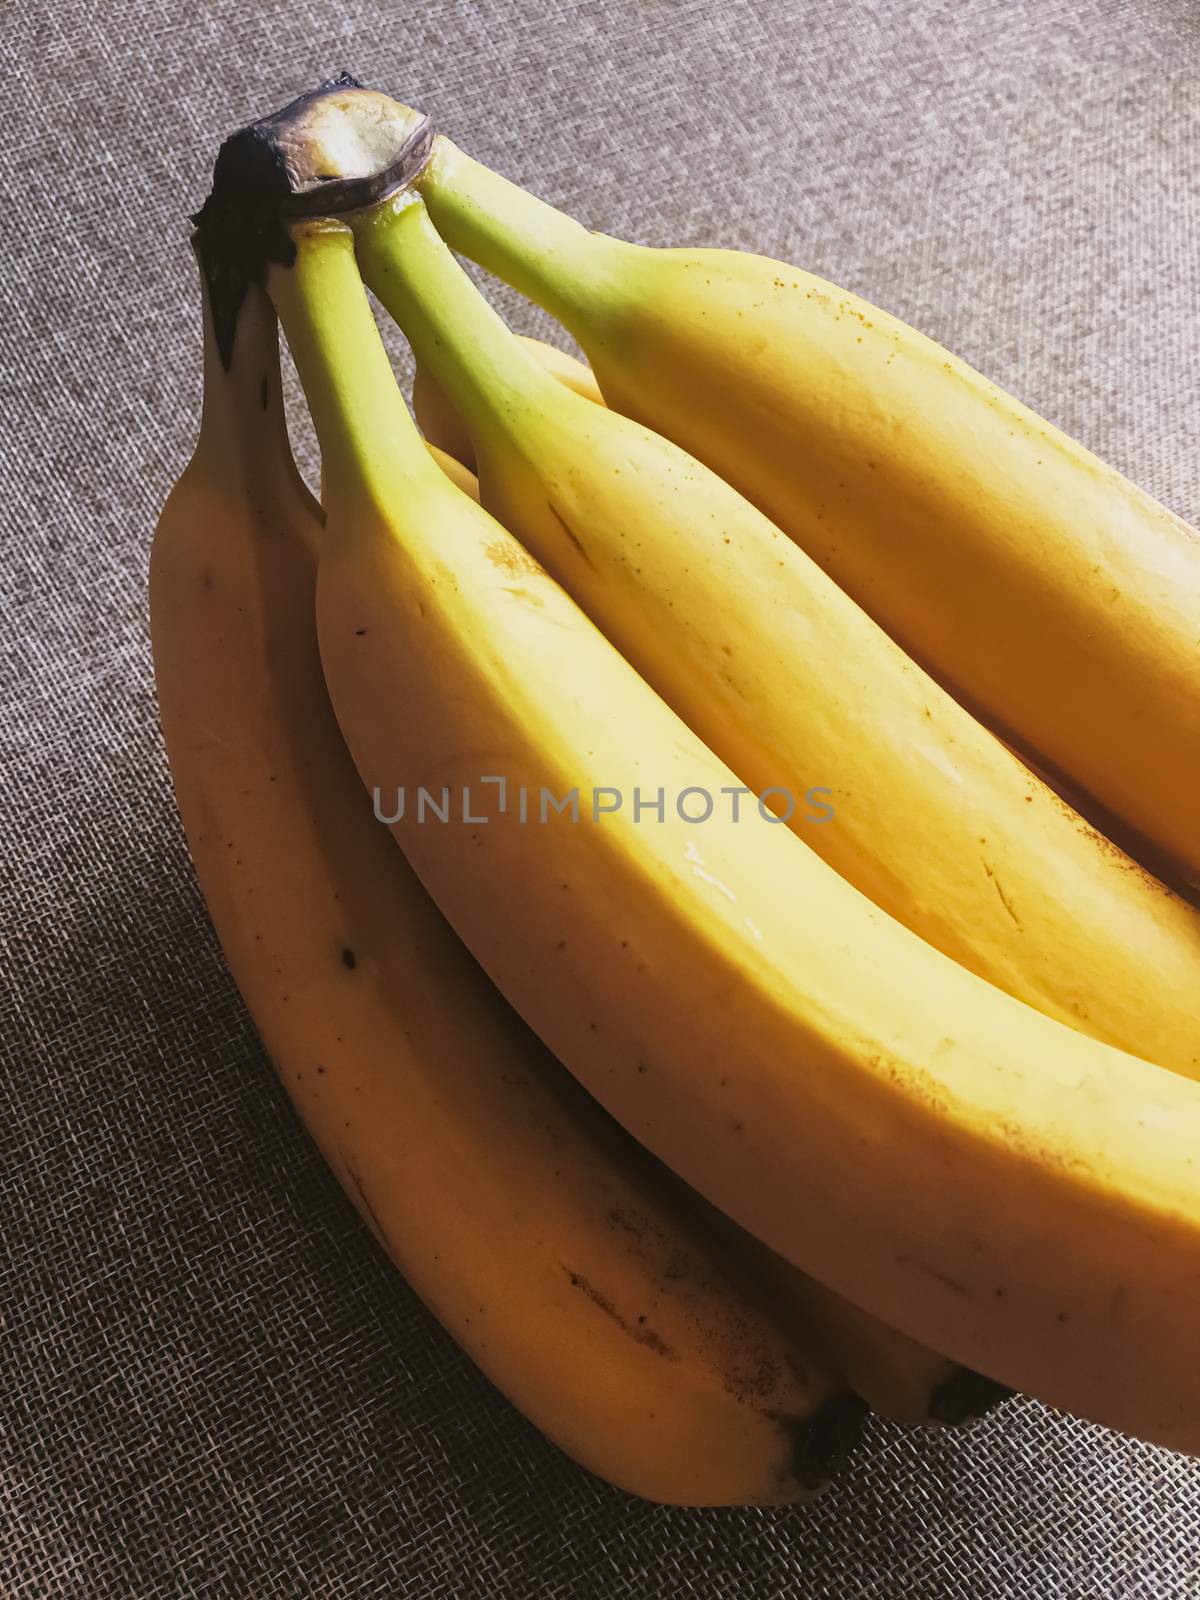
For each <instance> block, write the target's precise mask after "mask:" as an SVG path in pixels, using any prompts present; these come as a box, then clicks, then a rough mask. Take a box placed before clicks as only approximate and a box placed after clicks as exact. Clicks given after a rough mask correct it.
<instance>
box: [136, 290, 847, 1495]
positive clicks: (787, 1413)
mask: <svg viewBox="0 0 1200 1600" xmlns="http://www.w3.org/2000/svg"><path fill="white" fill-rule="evenodd" d="M205 330H206V361H205V401H204V421H203V425H202V429H201V436H200V442H199V445H198V447H197V450H196V453H195V456H194V457H193V459H192V461H191V463H190V464H189V466H188V468H187V469H186V471H185V472H184V474H183V476H182V478H181V479H180V481H179V483H178V484H177V485H176V488H175V490H174V491H173V493H172V495H171V497H170V500H169V502H168V504H167V506H166V508H165V510H164V512H163V514H162V518H161V521H160V524H159V527H158V531H157V534H156V537H155V542H154V548H153V553H152V557H151V622H152V633H153V644H154V657H155V670H156V676H157V684H158V692H159V703H160V708H161V715H162V722H163V728H164V732H165V736H166V741H167V748H168V752H169V756H170V762H171V770H172V775H173V778H174V783H175V789H176V795H177V798H178V802H179V807H180V812H181V814H182V817H183V821H184V826H185V830H186V833H187V838H188V844H189V848H190V850H191V854H192V859H193V861H194V863H195V867H196V872H197V876H198V878H199V880H200V884H201V887H202V889H203V891H204V895H205V898H206V900H207V903H208V906H209V910H210V913H211V916H212V920H213V924H214V926H215V928H216V931H217V934H218V936H219V938H220V941H221V945H222V948H223V950H224V952H225V956H226V959H227V962H228V964H229V968H230V970H231V972H232V974H233V976H234V978H235V980H236V982H237V984H238V986H239V988H240V990H241V992H242V995H243V997H244V999H245V1002H246V1004H247V1007H248V1009H249V1011H250V1013H251V1015H252V1017H253V1018H254V1021H255V1023H256V1025H257V1027H258V1029H259V1032H260V1034H261V1036H262V1039H263V1042H264V1044H265V1046H266V1049H267V1051H268V1053H269V1055H270V1057H271V1059H272V1061H273V1062H274V1064H275V1067H276V1069H277V1070H278V1072H279V1075H280V1078H281V1080H282V1082H283V1084H284V1086H285V1088H286V1089H287V1092H288V1094H289V1095H290V1097H291V1099H292V1100H293V1102H294V1104H295V1105H296V1108H297V1110H298V1111H299V1112H300V1115H301V1116H302V1118H303V1119H304V1122H305V1124H306V1126H307V1127H308V1129H309V1131H310V1133H311V1134H312V1135H313V1137H314V1138H315V1140H316V1142H317V1144H318V1145H319V1147H320V1149H321V1150H322V1152H323V1154H324V1155H325V1158H326V1159H327V1161H328V1162H329V1164H330V1166H331V1167H332V1169H333V1171H334V1172H335V1173H336V1175H337V1176H338V1178H339V1180H340V1182H341V1183H342V1185H343V1187H344V1188H345V1190H346V1192H347V1194H348V1195H349V1197H350V1199H351V1200H352V1201H353V1202H354V1204H355V1205H356V1206H357V1207H358V1209H359V1211H360V1212H361V1213H362V1215H363V1217H364V1219H365V1220H366V1221H367V1223H368V1225H369V1226H370V1227H371V1228H372V1230H373V1231H374V1233H375V1235H376V1237H377V1238H378V1240H379V1242H380V1244H381V1245H382V1246H383V1247H384V1249H385V1250H386V1251H387V1252H388V1254H389V1255H390V1256H391V1258H392V1260H393V1261H394V1262H395V1263H396V1265H397V1266H398V1267H399V1268H400V1270H401V1271H402V1272H403V1273H404V1275H405V1276H406V1277H407V1278H408V1280H409V1282H410V1283H411V1284H412V1286H413V1287H414V1289H415V1290H416V1291H417V1293H418V1294H419V1295H420V1296H421V1298H422V1299H423V1300H424V1301H425V1303H426V1304H427V1305H428V1306H429V1308H430V1309H431V1310H432V1311H433V1312H434V1314H435V1315H436V1316H437V1317H438V1318H439V1319H440V1321H441V1322H442V1323H443V1324H444V1325H445V1327H446V1328H447V1329H448V1330H449V1331H450V1333H451V1334H452V1335H453V1336H454V1338H455V1339H456V1340H457V1341H458V1343H459V1344H460V1345H461V1346H462V1348H463V1349H464V1350H465V1351H466V1352H467V1353H468V1354H469V1355H470V1356H471V1357H472V1359H473V1360H474V1361H475V1362H476V1363H477V1364H478V1365H479V1366H480V1367H481V1368H482V1370H483V1371H484V1372H485V1373H486V1374H487V1375H488V1376H489V1377H490V1378H491V1379H492V1380H493V1382H495V1383H496V1385H497V1386H498V1387H499V1388H500V1389H501V1390H502V1391H503V1392H504V1393H505V1394H506V1395H507V1396H508V1397H509V1399H510V1400H512V1401H513V1402H514V1403H515V1404H516V1405H517V1406H518V1407H519V1408H520V1409H521V1410H522V1411H523V1412H524V1413H525V1414H526V1416H528V1417H529V1418H530V1419H531V1420H532V1421H533V1422H534V1423H536V1424H537V1426H539V1427H540V1428H541V1429H542V1430H543V1431H544V1432H545V1433H547V1434H548V1435H549V1436H550V1438H552V1439H553V1440H555V1441H556V1442H557V1443H558V1444H559V1445H560V1446H561V1447H562V1448H563V1449H564V1450H566V1451H567V1452H568V1453H569V1454H570V1455H572V1456H574V1457H575V1459H576V1460H577V1461H580V1462H581V1463H582V1464H583V1465H585V1466H586V1467H588V1468H590V1469H591V1470H592V1471H594V1472H596V1473H598V1474H600V1475H601V1476H602V1477H605V1478H607V1479H609V1480H610V1481H611V1482H613V1483H616V1484H618V1485H619V1486H621V1487H622V1488H624V1489H627V1490H629V1491H631V1492H634V1493H637V1494H640V1495H643V1496H646V1497H647V1498H649V1499H652V1500H660V1501H667V1502H672V1503H686V1504H726V1503H737V1504H742V1503H755V1504H769V1503H776V1502H781V1501H790V1500H794V1499H797V1498H803V1497H805V1496H806V1495H808V1494H809V1493H811V1492H812V1490H813V1489H814V1488H815V1487H816V1486H817V1485H818V1484H819V1483H820V1482H821V1481H822V1479H823V1478H825V1477H826V1476H827V1475H828V1473H829V1471H830V1470H831V1468H832V1466H833V1465H834V1464H835V1463H836V1461H837V1460H839V1459H840V1458H841V1456H842V1455H843V1454H844V1452H845V1451H846V1449H848V1448H849V1446H850V1444H851V1442H852V1440H853V1437H854V1434H855V1431H856V1428H857V1425H858V1422H859V1420H860V1418H861V1416H862V1414H863V1409H864V1408H863V1406H862V1404H861V1402H859V1401H857V1400H856V1399H855V1398H853V1397H851V1396H848V1395H847V1394H846V1393H845V1391H844V1388H843V1385H842V1382H841V1380H840V1379H839V1378H838V1377H837V1376H836V1374H835V1371H834V1369H833V1367H832V1366H831V1365H830V1364H829V1362H828V1361H827V1360H826V1359H825V1358H824V1356H823V1355H821V1354H819V1353H818V1350H817V1346H816V1344H815V1341H814V1340H812V1339H809V1340H807V1341H806V1340H805V1339H804V1337H803V1336H802V1334H801V1332H800V1326H799V1324H798V1323H797V1322H796V1320H795V1319H794V1318H793V1319H791V1320H790V1322H788V1323H787V1325H786V1326H785V1324H784V1321H783V1319H782V1318H781V1317H779V1316H778V1315H776V1314H775V1313H774V1312H773V1311H772V1310H771V1308H770V1307H769V1306H768V1305H767V1304H766V1303H765V1300H764V1298H763V1296H762V1294H761V1292H760V1290H759V1288H758V1286H757V1285H756V1284H754V1283H753V1282H751V1281H750V1280H748V1279H746V1278H745V1277H744V1275H743V1274H741V1273H740V1271H739V1269H738V1267H737V1265H736V1264H735V1263H734V1262H733V1261H732V1259H731V1258H730V1256H729V1254H728V1252H727V1251H726V1250H725V1249H724V1247H723V1246H722V1245H721V1244H720V1243H719V1242H718V1241H717V1240H716V1239H715V1238H714V1237H713V1235H712V1234H711V1233H710V1232H709V1231H708V1230H706V1229H705V1228H704V1227H703V1226H701V1225H700V1224H698V1223H697V1222H695V1221H694V1220H693V1219H692V1218H691V1216H690V1215H689V1213H688V1212H687V1211H686V1210H684V1209H683V1208H681V1207H679V1206H677V1205H676V1204H675V1203H674V1202H673V1201H672V1200H671V1199H670V1197H669V1195H668V1193H667V1191H666V1190H665V1189H664V1187H663V1185H662V1183H660V1181H659V1177H658V1174H657V1172H656V1171H655V1170H654V1168H653V1166H652V1164H651V1163H649V1162H648V1161H647V1160H646V1159H644V1158H643V1153H642V1152H640V1151H638V1150H637V1149H636V1147H634V1146H633V1145H632V1142H631V1141H630V1140H628V1138H627V1137H626V1136H625V1135H624V1134H622V1133H621V1132H620V1130H618V1129H616V1128H615V1126H614V1125H613V1124H611V1123H610V1122H609V1120H608V1119H607V1118H606V1117H605V1116H604V1114H603V1113H602V1112H601V1111H600V1110H599V1108H598V1107H596V1106H595V1105H594V1103H593V1102H592V1101H590V1100H589V1098H588V1097H587V1096H586V1095H585V1094H584V1093H583V1092H582V1091H581V1090H580V1089H579V1088H578V1087H577V1086H576V1085H575V1083H574V1082H573V1081H572V1080H571V1079H570V1077H569V1076H568V1075H567V1074H566V1073H565V1072H563V1070H562V1068H561V1067H560V1066H559V1065H558V1063H556V1062H555V1061H553V1060H552V1058H550V1057H549V1056H548V1055H547V1054H546V1052H545V1051H544V1050H543V1049H542V1047H541V1046H539V1045H538V1043H537V1042H536V1040H535V1039H534V1038H533V1037H532V1036H531V1035H530V1034H529V1033H528V1032H527V1031H526V1030H525V1029H524V1028H523V1027H522V1025H521V1024H520V1023H519V1022H518V1021H517V1019H516V1018H515V1017H514V1016H513V1014H512V1013H511V1012H510V1011H509V1010H508V1008H507V1007H506V1006H505V1005H504V1003H503V1001H502V1000H501V999H500V997H499V996H498V995H497V994H496V992H495V991H494V989H493V988H492V986H491V984H489V983H488V982H487V980H486V979H485V978H484V976H483V974H482V973H481V972H480V971H479V969H478V967H477V966H476V965H475V963H474V962H473V961H472V960H471V958H470V956H469V955H468V954H467V952H466V951H465V950H464V949H463V947H462V946H461V945H460V944H459V942H458V940H457V939H456V938H455V937H454V935H453V934H452V933H451V931H450V929H449V928H448V927H447V926H446V924H445V922H444V921H443V919H442V918H441V917H440V916H439V915H438V913H437V911H436V909H435V908H434V907H433V905H432V903H431V902H430V900H429V899H428V897H427V896H426V894H425V893H424V891H423V890H422V889H421V887H420V885H419V884H418V883H417V881H416V879H415V878H414V876H413V875H412V873H411V871H410V870H409V869H408V868H407V866H406V865H405V863H404V859H403V857H402V855H401V853H400V852H399V851H398V850H397V849H396V848H395V846H394V844H393V843H392V841H391V839H390V838H389V837H388V835H387V832H386V830H385V829H384V828H382V827H381V826H380V825H379V824H378V823H377V822H376V821H375V820H374V818H373V816H372V814H371V807H370V803H369V799H368V797H367V796H366V795H365V794H364V792H363V789H362V786H361V784H360V783H359V780H358V777H357V775H356V773H355V771H354V769H353V766H352V765H351V763H350V760H349V757H348V756H347V754H346V751H345V748H344V746H343V744H342V741H341V738H340V735H339V733H338V730H337V727H336V724H335V722H334V719H333V715H332V712H331V710H330V707H329V703H328V697H327V695H326V692H325V688H324V684H323V680H322V675H321V667H320V662H319V658H318V654H317V643H316V630H315V626H314V614H313V608H314V592H315V581H316V564H317V559H318V552H319V549H320V547H321V544H322V541H323V532H322V527H321V519H320V515H319V512H318V510H317V508H316V506H315V503H314V502H313V501H312V500H311V497H309V495H308V493H307V491H306V490H305V489H304V487H303V485H302V483H301V482H300V480H299V478H298V476H297V474H296V471H295V468H294V465H293V463H292V459H291V454H290V451H289V449H288V445H287V438H286V431H285V426H284V422H283V416H282V395H281V389H280V383H279V368H278V352H277V343H276V334H275V320H274V315H273V313H272V312H271V310H270V307H269V305H268V304H267V302H266V301H265V298H264V297H262V296H261V293H260V292H259V291H254V290H252V291H251V293H250V295H249V297H248V298H247V300H246V302H245V305H244V306H243V308H242V311H241V314H240V316H239V318H238V322H237V330H236V337H235V340H234V344H233V350H232V364H231V366H230V368H229V369H228V370H226V369H225V368H224V366H223V365H222V362H221V360H220V358H219V355H218V353H217V350H216V347H215V340H214V338H213V330H212V322H211V319H210V318H208V317H207V316H206V322H205ZM430 471H431V472H433V473H435V475H438V473H437V468H436V467H435V466H434V465H433V462H432V459H431V462H430ZM447 492H449V493H453V494H455V495H456V496H457V494H458V491H457V490H453V489H451V488H450V487H449V484H448V483H447Z"/></svg>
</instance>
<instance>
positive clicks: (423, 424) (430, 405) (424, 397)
mask: <svg viewBox="0 0 1200 1600" xmlns="http://www.w3.org/2000/svg"><path fill="white" fill-rule="evenodd" d="M515 337H516V339H517V341H518V343H520V344H522V345H524V346H525V348H526V349H527V350H528V351H529V352H530V354H531V355H534V356H536V357H537V359H538V361H539V362H540V363H541V365H542V366H543V367H545V369H546V371H547V372H549V373H551V374H552V376H554V377H556V378H557V379H558V381H559V382H560V383H561V384H563V385H565V387H566V388H568V389H572V390H574V392H575V393H576V394H581V395H583V397H584V399H586V400H595V401H597V402H598V403H599V404H601V405H603V404H604V397H603V396H602V395H601V393H600V385H599V384H598V383H597V382H596V380H595V378H594V377H593V376H592V370H591V368H590V367H588V366H585V364H584V363H583V362H582V361H577V360H576V359H575V357H574V356H569V355H568V354H567V353H566V351H565V350H556V349H555V347H554V346H553V345H552V344H546V343H545V342H544V341H543V340H541V339H530V338H528V337H527V336H526V335H525V334H517V335H515ZM412 400H413V411H414V413H415V415H416V418H417V423H418V425H419V427H420V429H421V432H422V433H423V434H424V435H425V439H426V441H427V443H429V444H430V445H432V446H434V447H435V448H438V449H440V450H442V451H443V452H444V453H445V454H446V455H448V456H453V458H454V460H455V461H458V462H461V463H462V465H463V466H464V467H468V468H470V470H471V471H472V472H473V471H474V470H475V449H474V446H473V445H472V443H471V436H470V434H469V433H468V432H467V430H466V428H465V427H464V426H463V423H462V419H461V418H460V417H459V415H458V412H457V411H455V409H454V407H453V406H452V405H451V404H450V403H449V401H448V400H447V399H446V396H445V395H444V394H443V392H442V390H441V387H440V386H439V384H438V382H437V380H436V379H435V378H434V377H433V376H432V374H431V373H429V372H428V371H427V370H426V368H424V367H422V366H418V367H417V370H416V373H415V374H414V376H413V386H412Z"/></svg>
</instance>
